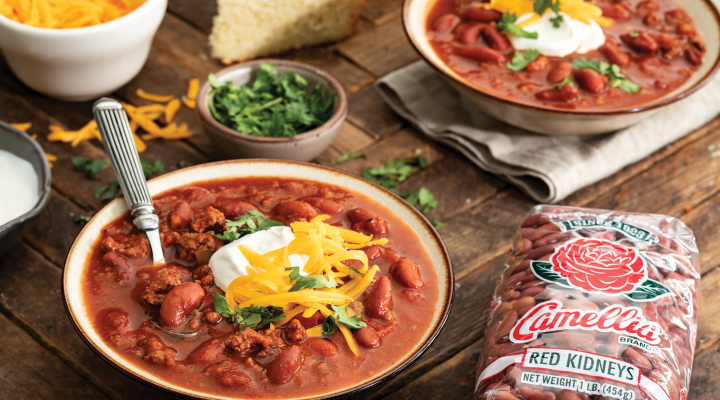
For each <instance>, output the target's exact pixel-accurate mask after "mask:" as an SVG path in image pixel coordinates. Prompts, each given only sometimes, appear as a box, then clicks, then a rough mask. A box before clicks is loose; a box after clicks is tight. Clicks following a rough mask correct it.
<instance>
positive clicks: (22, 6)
mask: <svg viewBox="0 0 720 400" xmlns="http://www.w3.org/2000/svg"><path fill="white" fill-rule="evenodd" d="M144 2H145V0H0V14H2V15H4V16H5V17H7V18H10V19H11V20H13V21H16V22H20V23H21V24H25V25H30V26H36V27H39V28H51V29H72V28H83V27H87V26H93V25H99V24H102V23H105V22H109V21H112V20H114V19H117V18H120V17H122V16H124V15H127V14H129V13H130V12H132V11H134V10H135V9H137V8H138V7H140V6H141V5H142V4H143V3H144Z"/></svg>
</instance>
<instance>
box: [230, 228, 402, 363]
mask: <svg viewBox="0 0 720 400" xmlns="http://www.w3.org/2000/svg"><path fill="white" fill-rule="evenodd" d="M327 218H329V216H327V215H319V216H317V217H315V218H314V219H312V220H311V221H310V222H294V223H293V224H291V228H292V230H293V233H294V234H295V239H294V240H293V241H291V242H290V243H289V244H288V245H287V246H286V247H283V248H280V249H278V250H274V251H271V252H269V253H266V254H259V253H257V252H255V251H253V250H252V249H250V248H249V247H247V246H245V245H239V246H238V248H239V249H240V252H241V253H242V254H243V256H245V258H246V259H247V260H248V262H249V263H250V267H251V269H252V271H248V272H249V274H248V275H247V276H242V277H239V278H236V279H235V280H233V281H232V282H231V283H230V285H228V288H227V290H226V292H225V296H226V298H227V302H228V305H229V306H230V307H231V308H232V307H235V306H236V305H238V306H239V307H240V308H244V307H249V306H251V305H254V306H275V307H282V308H283V309H284V315H285V317H284V318H283V319H282V320H280V321H277V322H276V325H277V326H283V325H285V324H287V323H288V322H290V320H291V319H293V318H294V317H296V316H298V315H302V316H303V317H305V318H309V317H311V316H312V315H313V314H315V312H317V311H319V312H320V313H321V314H322V315H324V316H325V317H326V318H327V317H329V316H332V315H334V311H332V310H331V309H330V308H328V307H329V305H330V304H332V305H335V306H342V305H345V304H348V303H352V302H354V301H355V299H356V298H357V297H359V296H360V295H361V294H362V293H363V292H364V291H365V290H367V288H368V287H369V286H370V284H371V283H372V282H373V278H374V276H375V274H376V273H377V272H378V271H379V268H378V266H377V265H373V266H372V267H370V266H369V264H368V258H367V255H366V254H365V252H363V251H360V250H356V249H360V248H363V247H366V246H369V245H371V244H378V245H384V244H387V243H388V240H387V239H377V240H373V238H372V236H368V235H363V234H361V233H358V232H354V231H350V230H347V229H342V228H338V227H336V226H332V225H328V224H326V223H324V222H323V220H325V219H327ZM292 254H303V255H307V256H308V261H307V263H306V264H305V267H304V268H303V269H304V271H305V272H306V273H307V274H308V275H322V277H324V278H325V279H326V280H327V282H328V286H327V287H322V288H321V289H307V288H303V289H300V290H296V289H293V290H294V291H290V290H291V289H292V288H293V282H294V281H291V280H290V274H291V273H292V271H293V268H294V267H295V266H293V265H292V263H291V262H290V258H289V256H290V255H292ZM347 260H357V261H359V262H361V263H362V265H363V267H362V268H360V269H359V270H358V269H353V268H350V267H348V266H347V265H345V264H343V261H347ZM294 279H298V278H294ZM299 279H302V278H299ZM299 279H298V281H299ZM316 287H317V286H316ZM345 310H347V311H346V312H347V315H348V317H350V316H352V315H354V314H353V313H352V311H351V310H350V309H349V308H347V307H346V308H345ZM338 329H339V330H340V332H341V333H342V335H343V337H344V338H345V340H346V341H347V342H348V346H349V348H350V350H351V351H352V352H353V353H354V354H355V355H356V356H357V355H358V354H359V353H358V350H357V346H356V345H355V341H354V339H353V336H352V332H351V331H350V330H349V329H348V328H347V327H346V326H344V325H343V324H338ZM307 334H308V336H309V337H321V336H322V331H321V329H320V326H316V327H313V328H310V329H308V330H307Z"/></svg>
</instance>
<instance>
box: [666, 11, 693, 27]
mask: <svg viewBox="0 0 720 400" xmlns="http://www.w3.org/2000/svg"><path fill="white" fill-rule="evenodd" d="M688 21H690V18H689V17H688V16H687V14H685V11H683V10H680V9H675V10H670V11H667V12H666V13H665V22H666V23H668V24H670V25H677V24H680V23H683V22H688Z"/></svg>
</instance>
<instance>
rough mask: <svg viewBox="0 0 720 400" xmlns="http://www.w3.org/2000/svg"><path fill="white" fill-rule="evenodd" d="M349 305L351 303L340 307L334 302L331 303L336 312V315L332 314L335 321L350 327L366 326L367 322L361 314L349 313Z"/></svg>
mask: <svg viewBox="0 0 720 400" xmlns="http://www.w3.org/2000/svg"><path fill="white" fill-rule="evenodd" d="M349 305H350V303H348V304H345V305H344V306H340V307H338V306H336V305H334V304H330V307H332V309H333V311H334V312H335V315H333V316H332V317H334V319H335V323H336V324H343V325H345V326H347V327H348V328H350V329H360V328H365V327H366V326H367V324H366V323H364V322H363V321H362V318H361V317H360V316H359V315H353V316H352V317H349V316H348V315H347V306H349Z"/></svg>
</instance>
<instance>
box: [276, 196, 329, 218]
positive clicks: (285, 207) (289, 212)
mask: <svg viewBox="0 0 720 400" xmlns="http://www.w3.org/2000/svg"><path fill="white" fill-rule="evenodd" d="M274 211H275V213H276V214H277V215H278V217H280V219H282V220H284V221H285V223H288V222H294V221H298V220H303V219H304V220H306V221H310V220H311V219H313V218H315V217H317V216H318V212H317V211H315V209H314V208H313V206H311V205H310V204H308V203H306V202H304V201H295V200H290V201H285V202H282V203H280V204H278V205H277V206H276V207H275V210H274Z"/></svg>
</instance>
